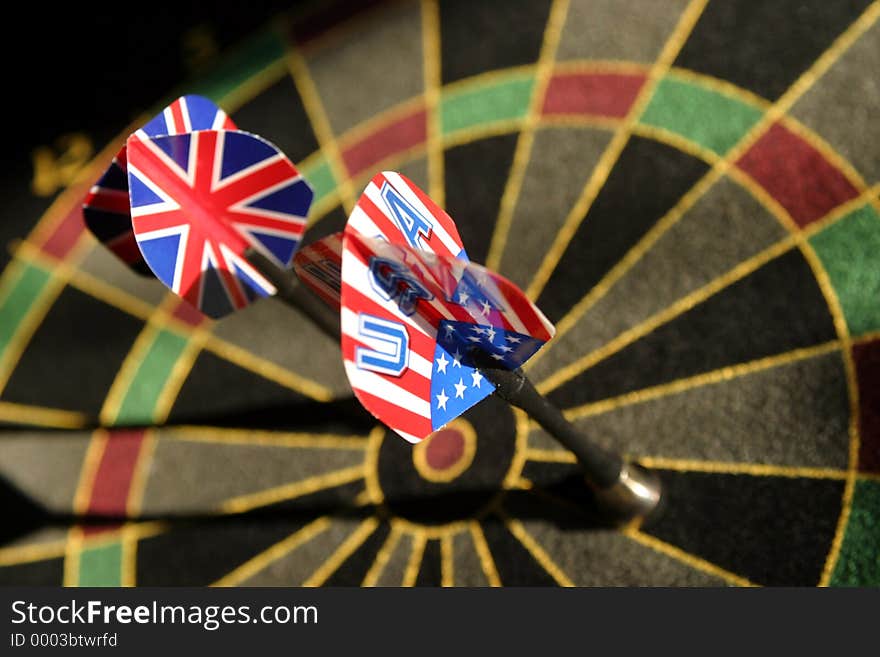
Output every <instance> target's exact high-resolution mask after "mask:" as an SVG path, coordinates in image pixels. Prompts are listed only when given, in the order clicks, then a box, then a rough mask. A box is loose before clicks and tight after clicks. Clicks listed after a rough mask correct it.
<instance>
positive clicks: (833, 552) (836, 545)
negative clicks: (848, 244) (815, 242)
mask: <svg viewBox="0 0 880 657" xmlns="http://www.w3.org/2000/svg"><path fill="white" fill-rule="evenodd" d="M878 6H880V5H878ZM798 248H799V249H800V251H801V253H802V254H803V255H804V258H805V259H806V260H807V263H808V264H809V265H810V269H812V270H813V275H814V276H815V277H816V280H817V281H818V282H819V288H820V289H821V290H822V294H823V295H824V296H825V301H826V302H827V303H828V307H829V309H830V310H831V315H832V317H833V318H834V328H835V330H836V331H837V335H838V338H839V339H840V342H841V345H842V348H843V365H844V370H845V372H846V381H847V386H848V388H849V436H850V440H849V468H848V475H847V478H846V485H845V486H844V490H843V499H842V505H843V509H842V511H841V514H840V517H839V518H838V521H837V527H836V529H835V532H834V539H833V541H832V543H831V549H830V550H829V551H828V555H827V557H826V560H825V565H824V567H823V569H822V576H821V577H820V579H819V586H828V585H829V583H830V582H831V576H832V575H833V574H834V567H835V566H836V565H837V560H838V557H839V556H840V548H841V545H842V544H843V536H844V534H845V533H846V526H847V524H848V522H849V516H850V511H851V510H852V498H853V492H854V491H855V484H856V473H857V471H858V465H859V444H860V442H861V438H860V436H859V386H858V381H857V379H856V369H855V363H854V362H853V356H852V343H851V339H850V335H849V326H848V325H847V323H846V318H845V316H844V314H843V309H842V308H841V306H840V300H839V299H838V297H837V292H836V291H835V289H834V286H833V285H832V284H831V280H830V279H829V278H828V274H827V272H826V271H825V268H824V266H823V265H822V262H821V261H820V260H819V256H817V255H816V252H815V251H814V250H813V247H812V245H811V244H810V243H809V242H808V241H807V239H806V238H805V237H804V236H803V235H802V234H801V235H800V241H799V242H798Z"/></svg>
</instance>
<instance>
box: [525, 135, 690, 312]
mask: <svg viewBox="0 0 880 657" xmlns="http://www.w3.org/2000/svg"><path fill="white" fill-rule="evenodd" d="M706 169H707V166H706V164H705V163H704V162H701V161H700V160H697V159H696V158H694V157H691V156H689V155H686V154H684V153H682V152H681V151H679V150H676V149H674V148H672V147H670V146H666V145H665V144H661V143H659V142H656V141H652V140H649V139H643V138H640V137H631V138H630V141H629V142H628V143H627V145H626V147H625V148H624V149H623V152H622V153H621V154H620V158H619V159H618V160H617V163H616V164H615V166H614V169H613V170H612V171H611V173H610V174H609V176H608V179H607V181H606V182H605V184H604V185H603V186H602V190H601V191H600V192H599V195H598V196H597V197H596V200H595V201H594V202H593V205H592V207H591V208H590V211H589V212H588V213H587V216H586V217H584V218H583V219H582V220H581V223H580V226H579V227H578V230H577V232H576V233H575V235H574V237H572V240H571V242H569V244H568V245H567V248H566V249H565V252H564V253H562V254H561V256H559V262H558V264H557V265H556V267H555V269H554V271H553V275H552V276H551V277H550V279H549V280H548V282H547V285H546V286H545V288H544V290H543V292H542V293H541V295H540V296H539V297H538V305H539V306H540V308H541V309H542V310H543V311H544V314H546V315H547V317H549V318H550V320H551V321H559V320H560V319H561V318H562V317H563V316H564V315H565V313H566V312H568V310H570V309H571V307H572V306H574V305H575V303H577V302H578V300H579V299H580V297H581V296H582V291H583V290H589V289H590V288H591V287H593V286H594V285H595V284H596V283H598V282H599V280H600V279H601V278H602V276H603V275H604V274H605V273H607V272H608V270H609V269H611V267H613V266H614V264H616V263H617V262H618V261H619V260H620V259H621V258H622V257H623V256H624V254H626V252H627V251H628V250H629V249H630V248H632V247H633V246H634V245H635V244H636V242H637V241H638V240H639V238H641V237H642V236H643V235H644V234H645V233H646V232H647V231H648V230H649V229H650V228H651V226H653V225H654V224H655V223H657V221H658V220H659V219H660V218H661V217H662V216H663V215H664V214H666V212H668V211H669V209H670V208H672V206H673V205H675V203H676V202H677V201H678V200H679V198H681V196H682V194H684V193H685V192H686V191H687V190H689V189H690V188H691V187H692V186H693V185H694V183H695V182H696V181H697V180H698V179H699V178H700V177H701V176H702V175H703V174H704V173H705V172H706ZM575 281H577V283H576V284H575V283H574V282H575Z"/></svg>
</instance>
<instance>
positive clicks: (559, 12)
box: [485, 0, 569, 270]
mask: <svg viewBox="0 0 880 657" xmlns="http://www.w3.org/2000/svg"><path fill="white" fill-rule="evenodd" d="M568 6H569V0H553V4H552V5H551V7H550V14H549V16H548V18H547V24H546V25H545V26H544V35H543V39H542V42H541V51H540V54H539V55H538V62H537V65H536V67H535V81H534V85H533V86H532V96H531V98H530V99H529V108H528V111H527V113H526V116H525V120H524V122H523V125H522V129H521V131H520V133H519V137H517V140H516V149H515V150H514V152H513V161H512V162H511V164H510V170H509V171H508V173H507V182H506V183H505V186H504V192H503V194H502V195H501V202H500V204H499V208H498V216H497V218H496V219H495V228H494V229H493V231H492V240H491V242H490V245H489V253H488V255H487V256H486V263H485V264H486V266H487V267H488V268H490V269H494V270H498V269H499V267H500V265H501V255H502V254H503V253H504V247H505V246H506V244H507V235H508V233H509V232H510V224H511V222H512V221H513V212H514V210H515V209H516V204H517V201H518V200H519V195H520V190H521V189H522V183H523V179H524V178H525V173H526V167H527V166H528V163H529V158H531V155H532V146H533V144H534V141H535V128H536V126H537V124H538V121H539V118H540V113H541V105H542V104H543V102H544V95H545V94H546V91H547V86H548V85H549V83H550V77H551V76H552V75H553V64H554V62H555V60H556V51H557V50H558V49H559V41H560V39H561V37H562V29H563V27H564V25H565V19H566V17H567V15H568Z"/></svg>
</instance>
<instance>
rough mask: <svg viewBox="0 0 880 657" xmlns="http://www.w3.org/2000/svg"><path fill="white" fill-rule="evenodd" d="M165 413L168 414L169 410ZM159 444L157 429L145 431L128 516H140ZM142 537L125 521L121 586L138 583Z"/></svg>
mask: <svg viewBox="0 0 880 657" xmlns="http://www.w3.org/2000/svg"><path fill="white" fill-rule="evenodd" d="M165 415H166V416H167V412H166V413H165ZM157 444H158V440H157V436H156V431H155V430H154V429H148V430H147V431H145V432H144V438H143V440H142V441H141V448H140V450H139V451H138V455H137V458H136V459H135V465H134V470H133V472H132V475H131V481H130V482H129V488H128V499H127V500H126V503H125V515H126V517H128V518H138V517H140V515H141V509H142V506H143V501H144V493H145V492H146V489H147V479H148V475H149V470H150V467H151V466H152V464H153V457H154V455H155V453H156V445H157ZM140 538H141V536H140V535H139V533H138V531H137V526H136V524H135V523H134V522H132V521H129V522H127V523H125V525H124V526H123V528H122V533H121V537H120V543H121V545H122V564H121V570H122V572H121V577H120V584H121V586H136V585H137V549H138V543H139V541H140Z"/></svg>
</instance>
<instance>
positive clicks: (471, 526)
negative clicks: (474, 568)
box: [468, 520, 502, 587]
mask: <svg viewBox="0 0 880 657" xmlns="http://www.w3.org/2000/svg"><path fill="white" fill-rule="evenodd" d="M468 531H469V532H470V535H471V540H472V541H473V543H474V550H476V552H477V558H478V559H479V561H480V568H481V569H482V571H483V575H484V576H485V577H486V581H487V582H488V583H489V586H492V587H498V586H501V585H502V584H501V577H499V576H498V569H497V568H496V567H495V560H494V559H493V558H492V551H491V550H490V549H489V544H488V543H487V542H486V536H485V534H483V528H482V527H481V526H480V523H479V521H477V520H471V521H470V522H469V523H468Z"/></svg>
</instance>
